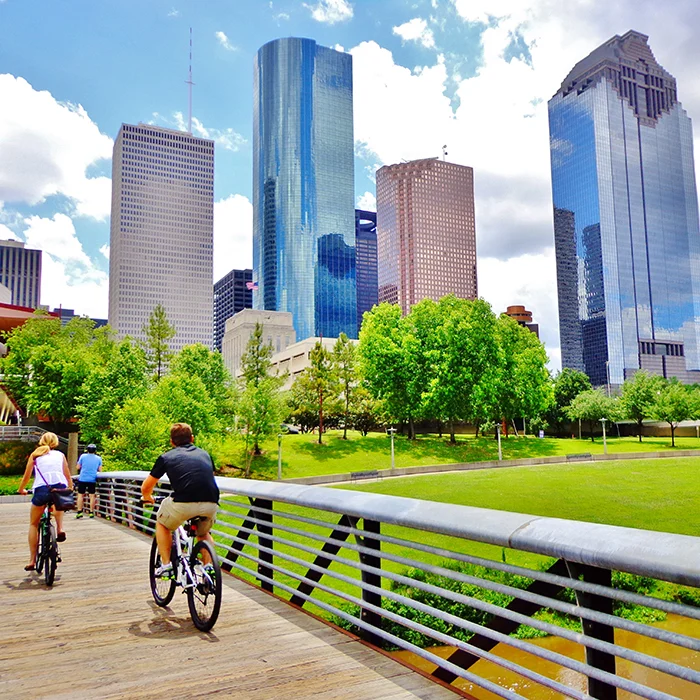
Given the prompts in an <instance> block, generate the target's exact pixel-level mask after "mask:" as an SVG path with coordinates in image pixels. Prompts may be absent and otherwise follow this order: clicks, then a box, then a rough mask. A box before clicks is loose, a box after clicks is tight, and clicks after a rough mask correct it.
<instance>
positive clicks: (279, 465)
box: [277, 433, 282, 481]
mask: <svg viewBox="0 0 700 700" xmlns="http://www.w3.org/2000/svg"><path fill="white" fill-rule="evenodd" d="M277 481H282V433H278V434H277Z"/></svg>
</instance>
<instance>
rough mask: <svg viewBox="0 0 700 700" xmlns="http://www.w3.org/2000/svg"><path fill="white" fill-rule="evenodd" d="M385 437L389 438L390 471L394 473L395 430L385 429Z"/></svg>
mask: <svg viewBox="0 0 700 700" xmlns="http://www.w3.org/2000/svg"><path fill="white" fill-rule="evenodd" d="M386 432H387V435H388V436H389V437H390V438H391V471H392V472H393V471H394V434H395V433H396V428H387V429H386Z"/></svg>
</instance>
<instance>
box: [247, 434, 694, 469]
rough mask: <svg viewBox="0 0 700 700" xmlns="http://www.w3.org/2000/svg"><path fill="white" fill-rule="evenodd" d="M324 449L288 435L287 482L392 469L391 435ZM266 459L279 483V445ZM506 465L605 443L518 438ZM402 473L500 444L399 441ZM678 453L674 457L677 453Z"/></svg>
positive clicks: (651, 442) (311, 439) (310, 439)
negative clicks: (412, 468)
mask: <svg viewBox="0 0 700 700" xmlns="http://www.w3.org/2000/svg"><path fill="white" fill-rule="evenodd" d="M323 440H324V444H323V445H319V444H318V443H317V436H316V435H284V436H283V438H282V475H283V478H285V479H292V478H297V477H304V476H318V475H323V474H341V473H348V472H352V471H363V470H367V469H388V468H389V467H391V457H390V441H389V438H387V437H386V435H383V434H377V433H372V434H370V435H367V436H366V437H362V436H361V435H360V434H359V433H356V432H349V433H348V440H343V439H342V433H341V432H340V431H330V432H329V433H327V434H325V435H324V437H323ZM676 449H677V450H678V449H700V440H698V439H697V438H679V439H677V440H676ZM264 450H265V453H264V454H263V456H262V457H260V458H258V459H257V460H256V462H254V470H255V471H256V472H257V473H258V474H259V475H260V476H261V477H262V478H275V477H276V474H277V441H276V440H274V441H270V442H269V443H267V444H266V445H264ZM502 450H503V459H521V458H525V457H552V456H556V455H562V456H564V455H567V454H576V453H582V452H590V453H592V454H602V453H603V441H602V439H601V438H596V440H595V442H591V440H590V439H588V440H578V439H576V440H571V439H568V440H567V439H557V438H543V439H539V438H535V437H531V436H528V437H526V438H517V437H514V436H510V437H508V438H507V439H503V440H502ZM661 450H669V451H671V450H672V448H671V440H670V438H645V439H644V441H643V442H642V443H639V442H638V440H637V438H633V437H631V438H610V439H609V440H608V453H609V454H613V453H616V452H617V453H619V452H657V451H661ZM394 451H395V462H396V466H397V467H409V466H418V465H421V466H422V465H431V464H449V463H456V462H481V461H486V460H492V459H498V444H497V442H496V441H495V440H494V439H493V437H479V438H474V437H472V436H465V435H459V436H458V437H457V443H456V444H455V445H451V444H450V443H449V441H448V440H447V439H445V438H443V439H439V438H438V437H437V436H435V435H431V436H420V437H419V438H418V439H417V440H414V441H409V440H407V439H406V438H405V437H402V436H398V437H396V438H395V440H394ZM671 453H672V452H671Z"/></svg>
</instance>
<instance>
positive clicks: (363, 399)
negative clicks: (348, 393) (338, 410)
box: [350, 385, 380, 437]
mask: <svg viewBox="0 0 700 700" xmlns="http://www.w3.org/2000/svg"><path fill="white" fill-rule="evenodd" d="M379 413H380V407H379V402H378V401H377V400H376V399H375V398H373V397H372V394H370V392H369V391H368V390H367V389H366V388H365V387H364V386H362V385H360V386H357V387H355V390H354V391H353V392H352V401H351V402H350V424H351V425H352V427H353V428H354V429H355V430H357V431H359V432H360V434H361V435H362V436H363V437H364V436H366V435H367V433H369V431H370V430H371V429H372V428H374V427H375V426H376V425H377V423H378V422H379Z"/></svg>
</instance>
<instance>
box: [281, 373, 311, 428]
mask: <svg viewBox="0 0 700 700" xmlns="http://www.w3.org/2000/svg"><path fill="white" fill-rule="evenodd" d="M287 406H288V411H289V413H288V420H289V422H290V423H293V424H294V425H298V426H299V427H300V428H301V432H302V433H308V432H311V431H312V430H314V429H315V428H316V427H317V425H318V408H317V405H316V395H315V393H314V387H313V386H312V384H311V380H310V379H309V376H308V375H307V374H305V373H304V372H301V373H300V374H299V375H297V377H296V378H295V379H294V383H293V384H292V388H291V390H290V391H289V394H288V396H287Z"/></svg>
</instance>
